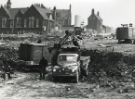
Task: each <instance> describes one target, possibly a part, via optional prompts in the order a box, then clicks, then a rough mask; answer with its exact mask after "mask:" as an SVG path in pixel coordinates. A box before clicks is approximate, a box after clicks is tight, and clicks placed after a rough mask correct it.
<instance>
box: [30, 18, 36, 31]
mask: <svg viewBox="0 0 135 99" xmlns="http://www.w3.org/2000/svg"><path fill="white" fill-rule="evenodd" d="M34 21H35V18H34V16H31V17H29V28H34Z"/></svg>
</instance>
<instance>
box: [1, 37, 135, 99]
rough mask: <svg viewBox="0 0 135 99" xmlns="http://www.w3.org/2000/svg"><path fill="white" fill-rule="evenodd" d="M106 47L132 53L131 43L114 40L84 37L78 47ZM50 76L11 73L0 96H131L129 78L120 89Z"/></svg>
mask: <svg viewBox="0 0 135 99" xmlns="http://www.w3.org/2000/svg"><path fill="white" fill-rule="evenodd" d="M106 46H112V47H113V48H114V51H116V52H123V53H127V54H133V53H135V44H117V40H97V41H93V40H90V39H86V40H85V41H84V43H83V46H81V47H84V48H87V49H99V50H104V51H105V50H106ZM50 75H51V74H48V75H46V79H45V80H39V74H38V73H22V72H15V74H13V75H12V77H13V78H12V79H11V80H8V81H5V82H2V83H0V99H50V98H51V99H65V98H66V99H70V98H72V99H74V98H76V99H84V98H88V99H135V94H134V93H135V89H134V86H133V82H132V81H130V82H123V85H124V87H125V88H128V91H123V90H122V88H123V86H119V87H116V88H112V87H100V86H99V85H98V84H96V83H94V84H91V83H89V82H88V81H84V82H79V83H77V84H76V83H71V82H67V81H64V82H63V81H60V82H57V83H56V82H53V81H52V80H51V79H50ZM121 90H122V91H121Z"/></svg>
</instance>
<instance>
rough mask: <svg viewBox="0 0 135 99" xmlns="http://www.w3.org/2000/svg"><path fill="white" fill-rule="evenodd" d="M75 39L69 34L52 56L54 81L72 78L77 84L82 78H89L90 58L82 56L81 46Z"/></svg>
mask: <svg viewBox="0 0 135 99" xmlns="http://www.w3.org/2000/svg"><path fill="white" fill-rule="evenodd" d="M69 37H71V41H69V44H68V43H67V40H68V38H69ZM74 37H75V35H72V34H70V33H67V34H66V35H65V37H64V38H63V39H62V40H61V41H60V42H59V44H58V45H59V47H58V46H56V47H55V48H54V54H53V56H52V57H53V58H52V65H53V68H52V76H53V79H54V81H56V80H57V78H62V77H64V78H65V77H72V78H74V79H73V80H74V82H76V83H77V82H79V79H80V78H81V77H82V76H88V73H89V62H90V56H82V55H81V52H80V47H79V44H76V43H77V42H74V40H73V38H74ZM65 42H66V43H65ZM73 42H74V43H73Z"/></svg>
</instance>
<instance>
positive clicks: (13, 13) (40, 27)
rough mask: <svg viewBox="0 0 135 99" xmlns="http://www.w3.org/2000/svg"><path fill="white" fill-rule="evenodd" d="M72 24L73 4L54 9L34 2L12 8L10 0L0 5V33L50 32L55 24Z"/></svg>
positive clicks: (60, 25) (59, 25)
mask: <svg viewBox="0 0 135 99" xmlns="http://www.w3.org/2000/svg"><path fill="white" fill-rule="evenodd" d="M63 25H71V5H70V6H69V9H64V10H63V9H56V7H54V8H53V9H52V10H51V9H49V8H47V7H45V6H44V5H43V4H33V5H31V6H30V7H25V8H12V7H11V1H10V0H8V1H7V4H6V5H5V6H2V5H1V7H0V33H6V34H9V33H10V34H11V33H28V32H32V33H33V32H34V33H38V34H44V33H49V32H50V31H51V30H52V29H54V28H55V26H58V27H62V26H63Z"/></svg>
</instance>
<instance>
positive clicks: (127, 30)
mask: <svg viewBox="0 0 135 99" xmlns="http://www.w3.org/2000/svg"><path fill="white" fill-rule="evenodd" d="M116 38H117V39H118V43H122V42H125V43H132V44H133V43H134V42H135V28H134V27H132V26H131V25H130V26H128V25H126V24H122V27H118V28H117V29H116Z"/></svg>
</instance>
